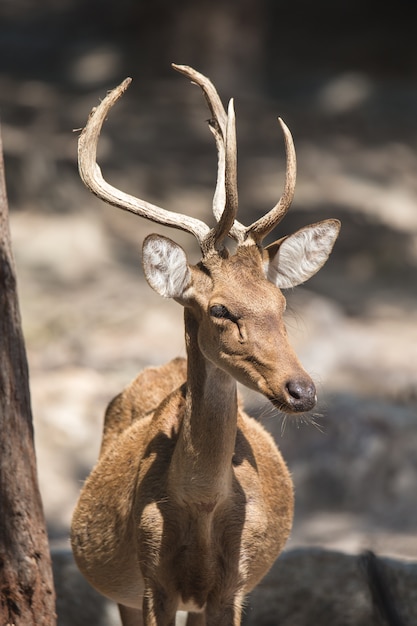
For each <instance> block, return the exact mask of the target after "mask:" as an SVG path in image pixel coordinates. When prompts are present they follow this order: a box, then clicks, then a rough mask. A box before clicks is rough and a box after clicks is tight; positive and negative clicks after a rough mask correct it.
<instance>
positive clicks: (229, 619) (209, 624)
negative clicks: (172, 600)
mask: <svg viewBox="0 0 417 626" xmlns="http://www.w3.org/2000/svg"><path fill="white" fill-rule="evenodd" d="M206 615H207V617H206V622H203V624H206V626H240V623H241V618H242V600H241V598H239V599H237V598H235V601H234V604H232V605H227V606H224V605H223V606H219V607H216V608H215V609H214V608H213V607H207V609H206ZM197 625H198V626H200V625H199V624H198V622H197ZM187 626H188V625H187Z"/></svg>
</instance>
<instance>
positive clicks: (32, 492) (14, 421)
mask: <svg viewBox="0 0 417 626" xmlns="http://www.w3.org/2000/svg"><path fill="white" fill-rule="evenodd" d="M0 624H1V626H12V625H14V626H31V625H32V624H33V625H35V624H36V626H41V625H45V626H46V625H48V626H50V625H53V624H56V616H55V593H54V587H53V580H52V569H51V560H50V554H49V547H48V538H47V534H46V526H45V519H44V514H43V508H42V502H41V497H40V493H39V488H38V480H37V472H36V457H35V450H34V442H33V425H32V412H31V405H30V392H29V376H28V366H27V359H26V352H25V345H24V340H23V335H22V330H21V321H20V311H19V303H18V297H17V285H16V273H15V267H14V261H13V256H12V250H11V241H10V231H9V222H8V203H7V194H6V186H5V176H4V161H3V149H2V143H1V136H0Z"/></svg>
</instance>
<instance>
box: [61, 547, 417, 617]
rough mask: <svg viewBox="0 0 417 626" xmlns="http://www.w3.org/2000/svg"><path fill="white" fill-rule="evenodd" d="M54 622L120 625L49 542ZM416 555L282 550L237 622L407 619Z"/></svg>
mask: <svg viewBox="0 0 417 626" xmlns="http://www.w3.org/2000/svg"><path fill="white" fill-rule="evenodd" d="M52 559H53V569H54V577H55V587H56V592H57V613H58V626H87V625H89V626H90V625H94V626H120V619H119V615H118V611H117V607H116V606H115V605H114V604H113V603H112V602H110V601H109V600H107V599H106V598H104V597H102V596H101V595H100V594H98V593H97V592H96V591H94V589H92V588H91V587H90V585H89V584H88V583H87V582H86V581H85V580H84V578H83V577H82V576H81V574H80V573H79V571H78V570H77V567H76V565H75V563H74V560H73V557H72V554H71V552H70V550H68V549H62V550H53V552H52ZM413 624H417V563H416V562H406V561H400V560H394V559H387V558H378V557H376V556H375V555H373V554H372V553H364V554H362V555H349V554H344V553H341V552H335V551H328V550H323V549H319V548H317V549H311V548H307V549H298V550H291V551H288V552H284V553H283V554H282V555H281V557H280V558H279V559H278V561H277V562H276V563H275V565H274V566H273V567H272V569H271V570H270V572H269V574H268V575H267V576H266V577H265V578H264V580H263V581H262V582H261V584H260V585H258V587H257V588H256V589H255V590H254V591H253V592H252V593H251V594H250V596H249V597H248V598H247V602H246V608H245V611H244V616H243V620H242V626H313V625H314V626H387V625H388V626H412V625H413Z"/></svg>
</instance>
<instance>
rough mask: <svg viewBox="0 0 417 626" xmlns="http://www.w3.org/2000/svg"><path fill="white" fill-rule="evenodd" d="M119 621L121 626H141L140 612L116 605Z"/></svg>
mask: <svg viewBox="0 0 417 626" xmlns="http://www.w3.org/2000/svg"><path fill="white" fill-rule="evenodd" d="M117 606H118V607H119V613H120V619H121V620H122V625H123V626H143V617H142V611H141V610H140V609H131V608H130V607H129V606H124V605H123V604H118V605H117Z"/></svg>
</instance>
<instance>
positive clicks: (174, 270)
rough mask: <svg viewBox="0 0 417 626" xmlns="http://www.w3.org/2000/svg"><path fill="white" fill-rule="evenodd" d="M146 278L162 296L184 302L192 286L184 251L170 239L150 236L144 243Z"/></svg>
mask: <svg viewBox="0 0 417 626" xmlns="http://www.w3.org/2000/svg"><path fill="white" fill-rule="evenodd" d="M142 263H143V270H144V272H145V278H146V280H147V281H148V283H149V285H150V286H151V287H152V289H154V290H155V291H156V293H158V294H159V295H160V296H164V297H165V298H175V299H177V300H180V301H181V300H182V299H183V298H184V295H185V292H186V290H187V289H188V287H189V286H190V284H191V271H190V268H189V266H188V262H187V257H186V254H185V252H184V250H183V249H182V248H181V246H179V245H178V244H176V243H175V242H174V241H172V240H171V239H168V237H161V236H160V235H149V236H148V237H146V239H145V241H144V242H143V249H142Z"/></svg>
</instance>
